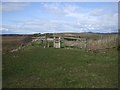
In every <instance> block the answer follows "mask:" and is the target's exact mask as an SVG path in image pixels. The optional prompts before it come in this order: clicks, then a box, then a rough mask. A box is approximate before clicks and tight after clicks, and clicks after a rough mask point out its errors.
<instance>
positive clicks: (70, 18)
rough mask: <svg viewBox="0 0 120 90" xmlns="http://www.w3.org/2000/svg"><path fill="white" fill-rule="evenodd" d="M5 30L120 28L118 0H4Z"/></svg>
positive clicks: (0, 28) (0, 12) (1, 11)
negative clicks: (67, 0)
mask: <svg viewBox="0 0 120 90" xmlns="http://www.w3.org/2000/svg"><path fill="white" fill-rule="evenodd" d="M0 5H1V6H2V7H0V15H2V18H0V19H2V24H1V25H0V31H2V33H3V34H34V33H60V32H79V33H80V32H97V33H98V32H99V33H111V32H117V31H118V3H117V2H2V3H1V4H0Z"/></svg>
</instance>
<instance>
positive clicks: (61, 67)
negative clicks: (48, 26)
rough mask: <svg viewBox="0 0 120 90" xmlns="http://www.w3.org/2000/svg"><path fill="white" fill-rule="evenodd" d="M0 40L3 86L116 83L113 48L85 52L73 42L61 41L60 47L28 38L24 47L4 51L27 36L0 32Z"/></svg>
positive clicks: (108, 84)
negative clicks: (2, 34)
mask: <svg viewBox="0 0 120 90" xmlns="http://www.w3.org/2000/svg"><path fill="white" fill-rule="evenodd" d="M83 35H84V34H83ZM92 37H93V36H92ZM104 37H105V36H104ZM94 38H95V37H94ZM2 40H3V41H2V45H3V46H2V47H3V53H2V74H3V75H2V76H3V77H2V79H3V82H2V85H3V88H13V87H15V88H16V87H17V88H22V87H23V88H35V87H37V88H71V87H72V88H116V87H118V51H117V49H116V48H112V49H108V50H107V51H106V52H104V51H100V52H91V51H88V52H87V51H86V50H84V49H80V48H79V49H78V48H76V47H74V46H68V47H67V46H66V47H63V46H64V43H62V48H61V49H55V48H43V46H44V43H40V42H32V43H31V44H29V45H28V46H27V47H26V48H24V49H21V50H18V51H16V52H7V51H10V50H11V49H14V48H17V47H18V46H19V45H20V44H22V43H23V44H24V43H26V44H27V43H28V42H30V41H31V37H27V38H26V37H25V36H3V38H2ZM111 40H112V39H111ZM99 44H100V42H99ZM49 46H50V47H52V46H53V43H51V42H50V43H49ZM6 52H7V53H6Z"/></svg>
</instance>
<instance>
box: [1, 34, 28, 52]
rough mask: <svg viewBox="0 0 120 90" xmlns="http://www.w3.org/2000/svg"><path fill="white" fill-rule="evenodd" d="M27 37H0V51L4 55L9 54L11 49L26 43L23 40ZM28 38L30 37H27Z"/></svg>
mask: <svg viewBox="0 0 120 90" xmlns="http://www.w3.org/2000/svg"><path fill="white" fill-rule="evenodd" d="M26 38H28V36H27V35H26V36H2V51H3V52H4V53H6V52H9V51H10V50H12V49H15V48H18V47H19V46H20V45H21V44H23V43H24V44H25V43H26V42H28V41H25V39H26ZM29 38H30V37H29Z"/></svg>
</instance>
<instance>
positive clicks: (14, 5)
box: [0, 2, 30, 12]
mask: <svg viewBox="0 0 120 90" xmlns="http://www.w3.org/2000/svg"><path fill="white" fill-rule="evenodd" d="M29 4H30V3H25V2H23V3H22V2H6V3H2V4H1V5H2V7H1V8H0V11H1V12H13V11H19V10H22V9H24V8H25V7H26V6H28V5H29Z"/></svg>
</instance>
